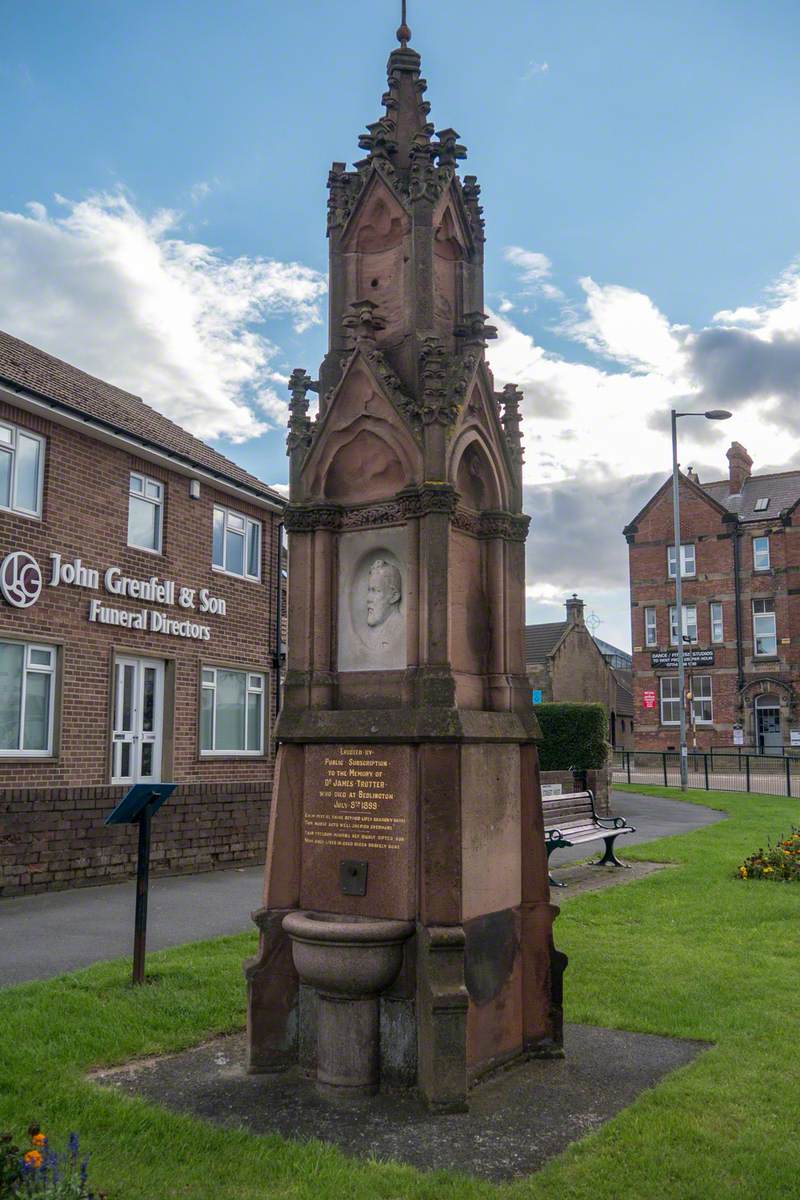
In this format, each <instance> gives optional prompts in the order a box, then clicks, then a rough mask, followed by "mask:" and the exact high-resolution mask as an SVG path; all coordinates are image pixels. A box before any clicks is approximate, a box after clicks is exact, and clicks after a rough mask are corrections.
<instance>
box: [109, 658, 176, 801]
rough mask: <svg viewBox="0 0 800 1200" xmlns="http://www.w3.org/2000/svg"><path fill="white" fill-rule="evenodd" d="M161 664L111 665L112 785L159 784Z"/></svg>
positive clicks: (123, 662)
mask: <svg viewBox="0 0 800 1200" xmlns="http://www.w3.org/2000/svg"><path fill="white" fill-rule="evenodd" d="M163 714H164V664H163V662H157V661H156V660H155V659H152V658H127V657H126V658H118V659H117V660H116V662H115V664H114V715H113V751H112V762H111V782H112V783H131V784H133V783H160V782H161V725H162V718H163Z"/></svg>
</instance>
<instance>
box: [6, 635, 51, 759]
mask: <svg viewBox="0 0 800 1200" xmlns="http://www.w3.org/2000/svg"><path fill="white" fill-rule="evenodd" d="M56 657H57V651H56V648H55V646H40V645H38V643H34V642H30V643H28V642H2V641H0V756H3V757H9V756H12V755H13V757H15V758H19V757H25V758H44V757H48V756H50V755H51V754H52V753H53V713H54V711H55V675H56Z"/></svg>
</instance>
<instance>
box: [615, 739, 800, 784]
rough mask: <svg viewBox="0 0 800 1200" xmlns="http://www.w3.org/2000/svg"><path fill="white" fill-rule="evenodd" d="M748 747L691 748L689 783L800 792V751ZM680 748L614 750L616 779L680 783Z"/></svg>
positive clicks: (653, 782)
mask: <svg viewBox="0 0 800 1200" xmlns="http://www.w3.org/2000/svg"><path fill="white" fill-rule="evenodd" d="M742 751H744V747H740V746H735V747H733V748H729V749H726V750H690V751H689V754H688V768H689V787H691V788H700V789H702V790H704V791H719V792H762V793H764V794H766V795H770V796H800V755H797V754H756V753H753V754H749V753H747V752H742ZM680 762H681V760H680V754H679V752H678V751H677V750H614V751H613V752H612V780H613V782H614V783H644V784H660V785H661V786H663V787H680V783H681V766H680Z"/></svg>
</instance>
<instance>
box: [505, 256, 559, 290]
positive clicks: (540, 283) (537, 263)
mask: <svg viewBox="0 0 800 1200" xmlns="http://www.w3.org/2000/svg"><path fill="white" fill-rule="evenodd" d="M503 256H504V258H505V260H506V262H510V263H511V265H512V266H513V267H516V269H517V270H518V271H519V273H520V279H521V281H522V283H523V285H524V290H525V291H527V292H529V293H537V292H538V293H541V295H543V296H545V297H546V299H548V300H563V299H564V294H563V292H562V291H561V290H560V289H559V288H557V287H556V286H555V285H554V284H552V283H550V282H549V279H550V275H551V273H552V270H553V264H552V263H551V261H550V259H549V258H548V257H547V255H546V254H542V253H541V251H539V250H525V249H524V248H523V247H522V246H506V248H505V250H504V251H503Z"/></svg>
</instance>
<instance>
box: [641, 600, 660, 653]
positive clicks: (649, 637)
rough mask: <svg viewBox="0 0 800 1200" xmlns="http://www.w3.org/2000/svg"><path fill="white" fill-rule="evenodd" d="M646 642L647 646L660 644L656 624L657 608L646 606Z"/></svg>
mask: <svg viewBox="0 0 800 1200" xmlns="http://www.w3.org/2000/svg"><path fill="white" fill-rule="evenodd" d="M644 644H645V646H657V645H658V628H657V626H656V610H655V609H654V608H646V609H645V610H644Z"/></svg>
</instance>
